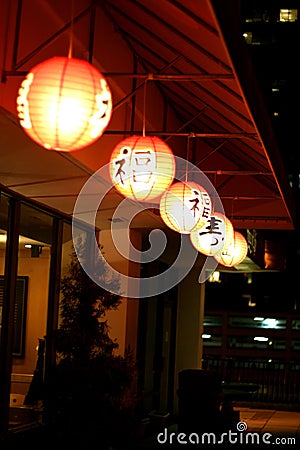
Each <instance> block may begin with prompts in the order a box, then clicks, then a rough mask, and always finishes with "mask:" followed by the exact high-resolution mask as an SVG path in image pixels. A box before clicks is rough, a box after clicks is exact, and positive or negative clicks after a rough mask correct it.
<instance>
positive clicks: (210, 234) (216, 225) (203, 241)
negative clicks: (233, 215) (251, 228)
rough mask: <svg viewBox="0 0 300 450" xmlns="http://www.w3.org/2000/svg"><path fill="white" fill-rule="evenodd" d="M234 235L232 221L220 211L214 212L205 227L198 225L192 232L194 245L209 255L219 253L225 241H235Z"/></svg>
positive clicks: (191, 236)
mask: <svg viewBox="0 0 300 450" xmlns="http://www.w3.org/2000/svg"><path fill="white" fill-rule="evenodd" d="M233 236H234V229H233V226H232V223H231V222H230V220H229V219H228V218H227V217H226V216H224V214H221V213H218V212H214V213H213V214H212V215H211V216H210V219H209V220H208V221H207V223H206V224H205V225H204V226H203V227H201V228H199V227H197V228H196V229H195V230H193V231H192V232H191V234H190V238H191V242H192V244H193V246H194V247H195V248H196V249H197V250H198V251H199V252H201V253H203V254H204V255H207V256H214V255H216V254H217V253H219V252H220V251H221V250H222V249H223V247H224V245H225V242H228V243H230V242H232V241H233ZM228 245H229V244H228Z"/></svg>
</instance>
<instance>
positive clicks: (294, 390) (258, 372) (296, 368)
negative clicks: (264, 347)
mask: <svg viewBox="0 0 300 450" xmlns="http://www.w3.org/2000/svg"><path fill="white" fill-rule="evenodd" d="M203 369H206V370H213V371H215V372H217V373H218V375H219V376H220V377H221V379H222V380H223V381H224V382H225V383H226V385H230V384H235V386H238V384H240V385H241V386H242V385H245V384H246V383H248V384H249V385H250V384H253V385H254V384H255V385H257V387H258V389H257V390H255V391H254V392H252V394H251V400H253V401H259V402H274V403H282V404H289V403H290V404H291V403H292V404H295V403H299V402H300V361H291V362H285V361H271V362H269V361H267V360H266V361H265V360H253V359H252V360H245V359H234V358H230V359H218V358H214V357H205V359H204V360H203Z"/></svg>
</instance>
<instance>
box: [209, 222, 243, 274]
mask: <svg viewBox="0 0 300 450" xmlns="http://www.w3.org/2000/svg"><path fill="white" fill-rule="evenodd" d="M247 252H248V244H247V241H246V239H245V238H244V236H243V235H242V234H241V233H239V232H238V231H235V232H234V240H233V242H232V244H231V245H230V246H228V247H227V248H223V249H222V251H221V252H220V253H219V254H217V255H216V257H215V258H216V259H217V260H218V262H219V263H221V264H222V265H223V266H226V267H234V266H237V265H238V264H240V263H241V262H242V261H243V260H244V259H245V258H246V256H247Z"/></svg>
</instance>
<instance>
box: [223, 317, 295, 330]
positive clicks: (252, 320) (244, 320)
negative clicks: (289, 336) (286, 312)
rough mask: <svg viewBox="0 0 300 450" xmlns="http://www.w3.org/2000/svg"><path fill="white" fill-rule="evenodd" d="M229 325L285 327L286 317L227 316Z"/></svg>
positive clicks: (241, 326) (240, 326) (239, 326)
mask: <svg viewBox="0 0 300 450" xmlns="http://www.w3.org/2000/svg"><path fill="white" fill-rule="evenodd" d="M228 323H229V326H230V327H236V328H271V329H285V328H286V319H275V318H270V317H246V316H245V317H233V316H231V317H229V321H228Z"/></svg>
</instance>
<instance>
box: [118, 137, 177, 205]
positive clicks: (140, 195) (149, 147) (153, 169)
mask: <svg viewBox="0 0 300 450" xmlns="http://www.w3.org/2000/svg"><path fill="white" fill-rule="evenodd" d="M174 175H175V158H174V155H173V152H172V150H171V149H170V147H169V146H168V145H167V144H166V143H165V142H164V141H163V140H162V139H160V138H159V137H157V136H129V137H127V138H126V139H123V140H122V141H121V142H119V143H118V144H117V145H116V147H115V148H114V150H113V152H112V154H111V158H110V177H111V180H112V182H113V184H114V186H115V187H116V188H117V189H118V191H119V192H121V194H123V195H124V196H125V197H128V198H131V199H133V200H136V201H151V200H153V199H155V198H157V197H160V196H161V195H162V193H163V192H164V191H165V190H166V189H167V188H168V187H169V186H170V185H171V183H172V182H173V179H174Z"/></svg>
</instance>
